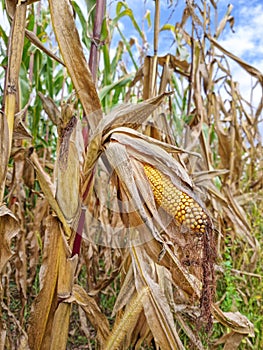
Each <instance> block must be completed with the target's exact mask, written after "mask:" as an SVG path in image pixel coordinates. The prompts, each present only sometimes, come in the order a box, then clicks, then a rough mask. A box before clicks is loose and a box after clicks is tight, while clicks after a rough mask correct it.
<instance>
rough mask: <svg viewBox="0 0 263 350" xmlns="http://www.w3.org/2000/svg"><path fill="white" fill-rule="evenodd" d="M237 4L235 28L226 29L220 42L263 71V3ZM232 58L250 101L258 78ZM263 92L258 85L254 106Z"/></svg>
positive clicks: (234, 11) (245, 96)
mask: <svg viewBox="0 0 263 350" xmlns="http://www.w3.org/2000/svg"><path fill="white" fill-rule="evenodd" d="M234 6H235V7H234V10H233V11H232V15H233V16H234V17H235V23H236V24H235V26H234V30H235V32H234V33H233V32H232V31H231V30H230V29H229V30H227V31H225V34H224V35H223V36H222V39H221V40H219V42H220V44H221V45H222V46H223V47H224V48H225V49H227V50H228V51H230V52H231V53H233V54H234V55H236V56H238V57H240V58H242V59H243V60H244V61H246V62H247V63H249V64H251V65H252V66H254V67H255V68H257V69H258V70H260V71H263V36H262V25H263V4H261V3H259V2H258V1H253V0H252V1H251V2H250V3H249V5H247V2H246V1H240V2H239V3H238V4H237V2H234ZM229 62H230V67H231V70H232V74H233V78H234V80H235V81H237V82H238V84H239V88H240V91H241V93H242V95H243V96H244V98H245V99H246V100H248V101H249V100H250V94H251V87H252V85H254V84H255V79H253V80H252V79H251V76H250V75H249V74H248V73H247V72H246V71H245V70H244V69H243V68H241V67H240V66H239V65H238V64H237V63H235V62H234V61H232V60H230V61H229ZM261 96H262V90H261V88H260V86H258V88H257V89H256V90H255V91H254V98H253V104H254V106H256V105H257V104H258V102H259V101H260V99H261Z"/></svg>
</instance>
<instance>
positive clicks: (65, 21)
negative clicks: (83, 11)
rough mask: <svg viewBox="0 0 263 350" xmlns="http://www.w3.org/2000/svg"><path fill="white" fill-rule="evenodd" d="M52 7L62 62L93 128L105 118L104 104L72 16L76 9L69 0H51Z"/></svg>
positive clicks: (54, 27)
mask: <svg viewBox="0 0 263 350" xmlns="http://www.w3.org/2000/svg"><path fill="white" fill-rule="evenodd" d="M49 6H50V13H51V20H52V25H53V29H54V32H55V35H56V39H57V42H58V45H59V49H60V52H61V55H62V58H63V61H64V63H65V65H66V67H67V70H68V72H69V75H70V77H71V79H72V82H73V85H74V87H75V90H76V93H77V95H78V96H79V99H80V101H81V104H82V106H83V109H84V111H85V114H86V116H87V117H88V122H89V125H90V128H91V130H92V131H94V129H95V127H96V126H97V124H98V122H99V120H100V119H101V117H102V112H101V105H100V101H99V97H98V94H97V91H96V88H95V85H94V82H93V80H92V75H91V73H90V70H89V68H88V64H87V61H86V59H85V56H84V53H83V49H82V46H81V42H80V39H79V34H78V31H77V28H76V25H75V22H74V19H73V10H72V9H71V8H70V3H69V2H68V1H66V0H63V1H61V0H49Z"/></svg>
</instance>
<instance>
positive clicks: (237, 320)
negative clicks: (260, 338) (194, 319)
mask: <svg viewBox="0 0 263 350" xmlns="http://www.w3.org/2000/svg"><path fill="white" fill-rule="evenodd" d="M212 312H213V315H214V317H215V318H216V320H217V321H219V322H220V323H221V324H223V325H224V326H225V327H228V328H230V329H231V331H233V332H235V333H239V334H246V335H248V334H249V335H250V336H254V325H253V324H252V323H251V322H250V321H249V319H248V318H247V317H246V316H244V315H242V314H241V313H240V312H238V311H236V312H223V311H222V310H220V309H219V307H218V306H217V305H215V304H214V305H213V308H212Z"/></svg>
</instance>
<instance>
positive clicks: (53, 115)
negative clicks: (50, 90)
mask: <svg viewBox="0 0 263 350" xmlns="http://www.w3.org/2000/svg"><path fill="white" fill-rule="evenodd" d="M38 96H39V97H40V98H41V101H42V104H43V108H44V111H45V112H46V113H47V115H48V117H49V118H50V120H51V121H52V122H53V123H54V124H55V125H58V122H59V117H60V112H59V109H58V107H57V105H56V104H55V102H54V101H53V99H52V98H50V97H49V96H45V95H44V94H42V92H41V91H39V92H38Z"/></svg>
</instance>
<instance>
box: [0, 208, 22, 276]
mask: <svg viewBox="0 0 263 350" xmlns="http://www.w3.org/2000/svg"><path fill="white" fill-rule="evenodd" d="M19 231H20V227H19V224H18V221H17V218H16V217H15V215H14V214H13V213H12V212H11V210H9V209H8V208H7V207H6V206H5V205H4V204H2V205H0V247H1V249H0V272H2V270H3V268H4V267H5V265H6V263H7V261H8V260H9V259H10V258H11V256H12V255H13V253H12V251H11V240H12V238H14V237H15V236H16V235H17V234H18V232H19Z"/></svg>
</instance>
